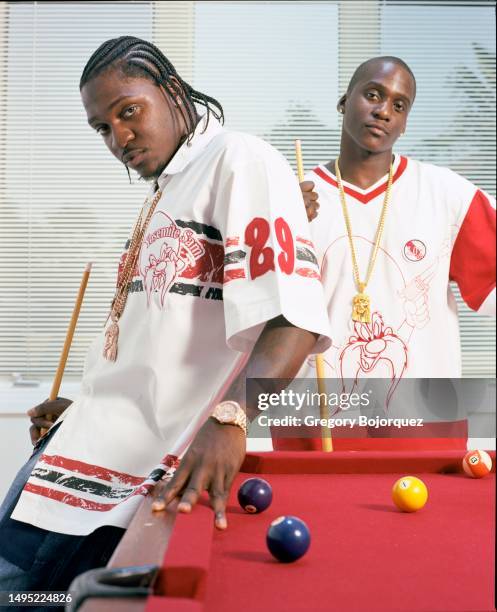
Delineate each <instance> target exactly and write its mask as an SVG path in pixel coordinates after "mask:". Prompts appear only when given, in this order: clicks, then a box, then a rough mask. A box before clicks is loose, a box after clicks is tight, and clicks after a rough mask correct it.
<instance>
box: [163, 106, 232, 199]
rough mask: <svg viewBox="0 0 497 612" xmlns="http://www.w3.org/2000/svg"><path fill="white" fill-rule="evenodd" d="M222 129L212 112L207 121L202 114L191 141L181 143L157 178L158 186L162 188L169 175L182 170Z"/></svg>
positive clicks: (205, 116) (205, 115)
mask: <svg viewBox="0 0 497 612" xmlns="http://www.w3.org/2000/svg"><path fill="white" fill-rule="evenodd" d="M222 130H223V127H222V125H221V124H220V123H219V121H218V120H217V119H216V118H215V117H214V115H213V114H212V113H210V116H209V121H208V122H207V114H204V115H203V116H202V117H201V118H200V121H199V122H198V123H197V127H196V128H195V131H194V133H193V137H192V139H191V141H190V142H186V141H185V142H184V143H183V144H182V145H181V147H180V148H179V149H178V150H177V151H176V153H175V154H174V157H173V158H172V159H171V160H170V161H169V163H168V164H167V166H166V167H165V168H164V170H163V171H162V174H161V175H160V176H159V178H158V179H157V183H158V185H159V188H160V189H162V188H163V187H164V184H165V183H166V182H167V178H168V177H169V176H171V175H172V174H179V173H180V172H183V170H184V169H185V168H186V167H187V166H188V164H190V163H191V162H192V161H193V160H194V159H196V158H197V157H198V156H199V155H200V154H201V153H202V151H203V150H204V149H205V147H206V146H207V145H208V144H209V142H210V141H211V140H212V139H213V138H214V136H216V135H217V134H219V132H221V131H222Z"/></svg>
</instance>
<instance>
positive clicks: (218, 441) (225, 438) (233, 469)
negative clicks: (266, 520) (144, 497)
mask: <svg viewBox="0 0 497 612" xmlns="http://www.w3.org/2000/svg"><path fill="white" fill-rule="evenodd" d="M245 448H246V440H245V434H244V432H243V430H242V429H241V428H240V427H237V426H236V425H222V424H220V423H217V422H216V421H215V420H214V419H212V418H209V419H207V421H206V422H205V423H204V425H203V426H202V428H201V429H200V430H199V431H198V433H197V435H196V436H195V438H194V440H193V442H192V443H191V445H190V447H189V449H188V451H187V452H186V453H185V456H184V457H183V459H182V460H181V463H180V465H179V467H178V469H177V470H176V472H175V474H174V476H173V477H172V478H171V480H169V481H168V482H166V481H161V482H159V483H158V484H157V485H156V487H155V488H154V490H153V493H152V496H153V498H154V501H153V504H152V509H153V510H156V511H159V510H164V509H165V508H166V506H167V505H168V504H170V503H171V502H172V501H173V500H174V499H179V504H178V511H179V512H185V513H188V512H191V510H192V507H193V506H194V505H195V504H196V503H197V501H198V499H199V498H200V496H201V494H202V493H203V491H208V493H209V500H210V504H211V506H212V509H213V510H214V524H215V526H216V527H217V528H218V529H226V527H227V521H226V500H227V498H228V494H229V491H230V488H231V484H232V482H233V480H234V478H235V476H236V474H237V473H238V471H239V469H240V466H241V465H242V462H243V459H244V457H245Z"/></svg>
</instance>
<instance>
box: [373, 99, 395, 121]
mask: <svg viewBox="0 0 497 612" xmlns="http://www.w3.org/2000/svg"><path fill="white" fill-rule="evenodd" d="M391 114H392V109H391V108H390V102H389V101H388V100H383V101H382V102H381V103H380V104H378V106H376V108H375V109H374V116H375V117H376V118H378V119H383V120H384V121H390V117H391Z"/></svg>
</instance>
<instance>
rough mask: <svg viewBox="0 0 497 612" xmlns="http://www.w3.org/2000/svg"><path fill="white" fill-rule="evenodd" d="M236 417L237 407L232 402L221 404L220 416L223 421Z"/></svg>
mask: <svg viewBox="0 0 497 612" xmlns="http://www.w3.org/2000/svg"><path fill="white" fill-rule="evenodd" d="M235 417H236V408H235V406H233V405H232V404H223V405H222V406H220V410H219V418H220V420H221V421H225V422H229V421H232V420H233V419H234V418H235Z"/></svg>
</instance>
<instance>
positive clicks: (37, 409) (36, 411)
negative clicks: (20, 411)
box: [26, 398, 48, 417]
mask: <svg viewBox="0 0 497 612" xmlns="http://www.w3.org/2000/svg"><path fill="white" fill-rule="evenodd" d="M47 402H48V398H47V399H46V400H43V402H42V403H41V404H38V405H37V406H33V408H30V409H29V410H28V411H27V413H26V414H27V415H28V416H30V417H39V416H43V415H44V414H46V413H47V407H46V406H45V405H44V404H46V403H47Z"/></svg>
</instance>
